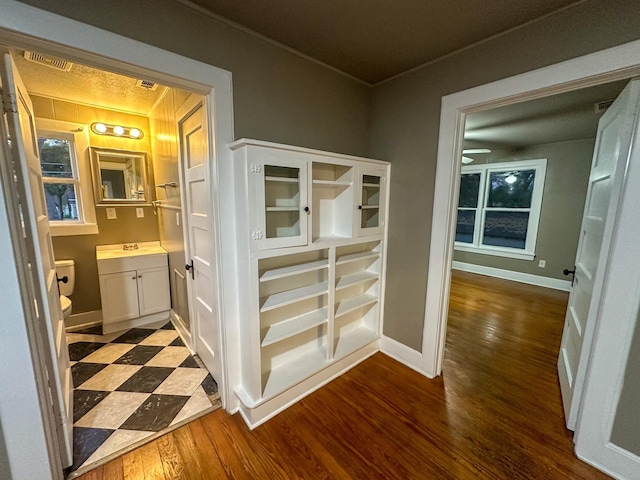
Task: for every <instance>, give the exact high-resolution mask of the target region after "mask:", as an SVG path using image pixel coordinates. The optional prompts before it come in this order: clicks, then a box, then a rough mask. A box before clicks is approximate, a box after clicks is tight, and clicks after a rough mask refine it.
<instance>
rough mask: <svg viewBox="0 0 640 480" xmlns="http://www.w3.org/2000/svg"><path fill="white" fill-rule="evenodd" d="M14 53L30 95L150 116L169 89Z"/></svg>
mask: <svg viewBox="0 0 640 480" xmlns="http://www.w3.org/2000/svg"><path fill="white" fill-rule="evenodd" d="M11 53H12V58H13V61H14V62H15V64H16V67H17V68H18V72H19V73H20V77H21V78H22V81H23V82H24V84H25V87H26V88H27V91H28V92H29V93H30V94H35V95H41V96H44V97H51V98H56V99H62V100H68V101H72V102H76V103H80V104H84V105H95V106H98V107H102V108H107V109H110V110H119V111H123V112H128V113H137V114H140V115H148V114H149V112H150V111H151V108H152V107H153V106H154V105H155V103H156V101H157V100H158V99H159V98H160V97H161V96H162V94H163V93H164V90H165V87H163V86H158V88H156V90H147V89H145V88H142V87H137V86H136V81H137V79H136V78H131V77H126V76H124V75H118V74H116V73H111V72H105V71H103V70H97V69H95V68H91V67H86V66H84V65H80V64H78V63H74V64H73V66H72V67H71V70H70V71H69V72H64V71H61V70H56V69H54V68H51V67H48V66H45V65H40V64H37V63H33V62H30V61H27V60H25V58H24V52H23V51H20V50H13V51H12V52H11ZM49 58H53V57H49Z"/></svg>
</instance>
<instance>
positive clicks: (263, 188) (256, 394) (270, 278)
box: [231, 140, 390, 427]
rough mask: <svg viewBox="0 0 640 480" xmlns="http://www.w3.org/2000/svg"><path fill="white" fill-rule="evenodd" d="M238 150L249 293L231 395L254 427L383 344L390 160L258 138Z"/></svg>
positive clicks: (243, 279)
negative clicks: (239, 362)
mask: <svg viewBox="0 0 640 480" xmlns="http://www.w3.org/2000/svg"><path fill="white" fill-rule="evenodd" d="M231 149H232V150H233V151H234V157H235V161H236V165H235V173H236V175H235V179H236V185H235V187H236V212H237V225H238V228H237V241H238V251H239V258H240V269H239V271H238V277H239V284H240V285H241V288H242V290H243V291H244V292H245V296H244V298H243V299H242V301H241V302H240V315H239V317H240V329H241V331H242V339H241V342H240V343H241V345H240V350H241V357H242V374H241V376H242V379H241V382H240V385H238V386H237V388H236V389H235V393H236V394H237V396H238V398H239V399H240V401H241V406H240V409H241V412H242V415H243V417H244V418H245V420H246V421H247V423H248V424H249V425H250V426H251V427H255V426H257V425H259V424H260V423H262V422H263V421H265V420H267V419H268V418H270V417H271V416H273V415H274V414H275V413H276V412H278V411H281V410H282V409H283V408H285V407H286V406H287V405H290V404H291V403H293V402H295V401H296V400H298V399H300V398H302V397H303V396H305V395H306V394H308V393H309V392H311V391H313V390H315V389H316V388H318V387H319V386H320V385H322V384H323V383H326V382H327V381H328V380H329V379H330V378H333V377H335V376H337V375H339V374H340V373H341V372H343V371H345V370H347V369H348V368H350V367H352V366H353V365H355V364H357V363H358V362H359V361H362V360H364V359H365V358H366V357H367V356H369V355H371V354H373V353H375V352H376V351H377V350H378V348H379V345H378V339H379V338H380V335H381V327H382V312H383V303H384V281H385V267H384V265H385V255H386V235H385V233H386V227H385V222H384V218H385V212H386V205H387V191H388V189H387V179H388V177H389V168H390V166H389V164H388V163H387V162H381V161H378V160H370V159H367V158H361V157H352V156H348V155H341V154H336V153H330V152H321V151H317V150H309V149H305V148H300V147H292V146H288V145H278V144H274V143H267V142H260V141H256V140H239V141H237V142H235V143H233V144H232V145H231ZM358 207H361V208H358Z"/></svg>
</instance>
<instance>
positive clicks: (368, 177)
mask: <svg viewBox="0 0 640 480" xmlns="http://www.w3.org/2000/svg"><path fill="white" fill-rule="evenodd" d="M386 172H387V171H386V169H384V168H374V167H372V168H366V167H361V168H360V169H359V175H358V178H359V186H358V189H359V194H358V196H359V198H358V205H357V213H356V217H357V218H356V229H357V233H358V235H359V236H360V235H375V234H379V233H382V232H383V230H384V222H385V213H386V210H385V209H386V192H387V178H386Z"/></svg>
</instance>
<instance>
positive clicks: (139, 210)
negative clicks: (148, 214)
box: [136, 207, 144, 218]
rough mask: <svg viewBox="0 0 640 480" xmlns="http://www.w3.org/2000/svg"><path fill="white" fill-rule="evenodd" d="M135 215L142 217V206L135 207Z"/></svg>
mask: <svg viewBox="0 0 640 480" xmlns="http://www.w3.org/2000/svg"><path fill="white" fill-rule="evenodd" d="M136 217H138V218H143V217H144V208H142V207H137V208H136Z"/></svg>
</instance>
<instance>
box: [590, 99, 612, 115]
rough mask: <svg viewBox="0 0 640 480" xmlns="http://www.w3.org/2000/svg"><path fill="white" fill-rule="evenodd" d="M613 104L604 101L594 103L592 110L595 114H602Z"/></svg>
mask: <svg viewBox="0 0 640 480" xmlns="http://www.w3.org/2000/svg"><path fill="white" fill-rule="evenodd" d="M613 102H615V100H605V101H603V102H598V103H594V104H593V108H594V109H595V111H596V113H603V112H606V111H607V109H608V108H609V107H610V106H611V105H613Z"/></svg>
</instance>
